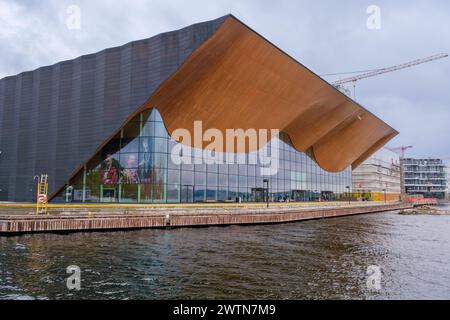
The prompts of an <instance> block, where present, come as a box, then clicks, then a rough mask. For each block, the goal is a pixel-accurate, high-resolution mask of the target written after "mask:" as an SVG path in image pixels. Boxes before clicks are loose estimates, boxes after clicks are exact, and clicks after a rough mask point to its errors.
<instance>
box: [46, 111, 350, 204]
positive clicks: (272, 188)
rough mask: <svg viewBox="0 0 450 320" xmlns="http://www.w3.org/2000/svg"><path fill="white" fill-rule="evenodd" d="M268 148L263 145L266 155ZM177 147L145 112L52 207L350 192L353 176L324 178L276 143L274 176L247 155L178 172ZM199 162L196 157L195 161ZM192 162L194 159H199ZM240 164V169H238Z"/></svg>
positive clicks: (309, 197)
mask: <svg viewBox="0 0 450 320" xmlns="http://www.w3.org/2000/svg"><path fill="white" fill-rule="evenodd" d="M273 143H274V142H273V141H272V142H269V144H268V147H269V148H268V149H269V150H270V147H272V144H273ZM177 145H179V144H178V143H177V142H176V141H174V140H173V139H171V137H170V136H169V134H168V132H167V130H166V128H165V126H164V123H163V119H162V118H161V115H160V114H159V112H158V111H157V110H156V109H152V110H148V111H145V112H143V113H141V114H140V115H138V116H137V117H135V118H134V119H132V120H131V121H130V122H129V123H128V124H127V125H126V126H125V127H124V128H123V129H122V130H121V131H120V134H118V135H117V136H116V137H114V138H113V139H112V140H111V141H110V142H109V143H108V144H106V145H105V146H104V147H103V148H102V150H101V152H99V153H98V154H96V155H95V156H94V157H93V158H92V159H91V160H90V161H89V162H88V163H87V164H86V165H85V166H84V169H83V170H81V171H80V172H79V173H78V174H77V175H76V176H75V177H74V178H73V179H72V180H71V181H70V182H69V183H68V185H67V186H66V188H65V190H64V191H63V192H61V193H60V194H59V195H58V196H57V197H56V198H55V199H54V200H55V201H65V202H94V203H96V202H120V203H179V202H182V203H192V202H237V201H242V202H263V201H265V200H266V194H267V193H266V190H267V182H264V180H265V179H267V180H268V187H269V201H277V202H278V201H279V202H282V201H319V200H321V201H331V200H339V199H340V198H341V197H345V195H346V193H347V192H348V191H351V190H349V189H347V186H349V187H350V188H351V185H352V176H351V169H350V168H347V169H346V170H344V171H342V172H340V173H329V172H326V171H324V170H323V169H321V168H320V167H319V166H318V165H317V164H316V163H315V162H314V160H312V159H311V157H309V156H308V155H307V154H305V153H302V152H298V151H296V150H295V149H294V148H293V147H292V146H291V144H290V141H289V138H288V137H287V136H285V135H280V137H279V139H278V143H275V144H274V145H277V149H276V152H273V149H272V153H273V154H272V155H271V157H277V160H278V163H279V170H278V172H277V173H276V174H275V175H272V176H262V175H261V170H260V169H261V167H262V165H261V164H259V162H256V164H249V163H253V162H252V161H249V158H250V157H252V156H254V154H253V153H250V154H240V155H237V154H227V155H226V157H224V158H225V161H224V164H206V163H209V162H207V161H206V162H205V161H204V160H205V159H195V157H196V156H197V155H198V154H199V153H198V152H196V151H198V150H195V149H194V148H190V147H189V148H190V150H192V152H191V155H192V159H191V160H192V161H191V162H190V164H184V163H182V164H176V163H175V162H174V161H173V159H172V157H171V151H172V150H173V148H174V147H175V146H177ZM200 154H201V153H200ZM197 157H198V156H197ZM238 163H242V164H238Z"/></svg>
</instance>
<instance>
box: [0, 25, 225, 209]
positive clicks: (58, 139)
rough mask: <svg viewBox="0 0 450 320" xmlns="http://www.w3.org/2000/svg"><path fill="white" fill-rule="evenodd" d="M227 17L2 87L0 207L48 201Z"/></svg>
mask: <svg viewBox="0 0 450 320" xmlns="http://www.w3.org/2000/svg"><path fill="white" fill-rule="evenodd" d="M227 17H228V16H224V17H221V18H219V19H216V20H212V21H207V22H203V23H199V24H195V25H192V26H189V27H186V28H184V29H181V30H178V31H173V32H168V33H163V34H159V35H157V36H154V37H152V38H149V39H144V40H139V41H134V42H130V43H128V44H126V45H123V46H120V47H115V48H110V49H105V50H103V51H101V52H98V53H95V54H89V55H85V56H81V57H79V58H76V59H74V60H70V61H63V62H60V63H57V64H55V65H52V66H46V67H41V68H39V69H37V70H34V71H29V72H23V73H21V74H19V75H16V76H10V77H6V78H3V79H1V80H0V151H1V154H0V190H1V191H0V201H31V200H33V199H34V192H35V184H34V181H33V177H34V176H35V175H39V174H41V173H47V174H48V175H49V194H52V193H53V192H54V190H55V188H57V187H60V186H61V185H63V184H64V183H65V182H66V181H67V179H69V176H70V174H71V173H72V172H73V171H74V170H75V169H76V168H77V167H78V166H80V165H81V164H82V163H84V162H85V161H87V160H88V159H89V157H90V156H92V154H93V153H94V152H95V150H96V149H97V148H98V147H99V146H100V145H101V144H102V143H103V142H104V141H105V140H106V139H107V138H108V137H109V136H111V135H112V134H113V133H114V131H116V130H117V129H119V128H120V126H121V125H122V124H123V123H124V121H125V120H126V119H127V117H128V116H129V115H130V114H131V113H133V112H134V111H136V110H137V109H138V108H139V107H140V106H141V105H142V104H143V103H144V102H145V101H146V100H147V99H148V98H149V97H150V96H151V95H152V93H153V92H154V91H155V90H156V89H157V88H158V86H159V85H160V84H161V83H162V82H163V81H164V80H166V79H167V78H168V77H169V76H170V75H172V74H173V73H174V72H175V71H176V70H177V69H178V68H179V67H180V66H181V65H182V64H183V62H185V61H186V59H187V58H188V57H189V56H190V55H191V54H192V53H193V52H194V51H195V50H196V49H197V48H198V47H199V46H200V45H201V44H202V43H203V42H205V41H206V40H207V39H209V37H211V36H212V35H213V34H214V33H215V32H216V31H217V29H218V28H219V27H220V25H221V24H222V23H223V22H224V21H225V19H226V18H227Z"/></svg>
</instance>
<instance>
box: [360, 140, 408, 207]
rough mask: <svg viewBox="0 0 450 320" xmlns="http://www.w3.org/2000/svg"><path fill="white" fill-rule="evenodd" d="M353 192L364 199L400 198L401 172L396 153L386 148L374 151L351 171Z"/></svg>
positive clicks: (391, 199)
mask: <svg viewBox="0 0 450 320" xmlns="http://www.w3.org/2000/svg"><path fill="white" fill-rule="evenodd" d="M352 175H353V194H354V195H355V196H356V197H358V198H360V199H365V200H374V201H383V200H384V199H386V200H387V201H393V200H400V198H401V197H400V196H401V172H400V158H399V156H398V154H396V153H395V152H392V151H390V150H388V149H386V148H382V149H380V150H378V151H377V152H376V153H374V154H373V155H372V156H371V157H370V158H369V159H367V160H366V161H364V162H363V163H362V164H361V165H360V166H359V167H357V168H356V169H355V170H353V172H352Z"/></svg>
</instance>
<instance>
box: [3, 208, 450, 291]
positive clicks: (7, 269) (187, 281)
mask: <svg viewBox="0 0 450 320" xmlns="http://www.w3.org/2000/svg"><path fill="white" fill-rule="evenodd" d="M0 248H1V252H0V299H89V298H99V299H171V298H173V299H185V298H186V299H203V298H206V299H208V298H218V299H220V298H224V299H243V298H255V299H349V298H356V299H383V298H406V299H414V298H425V299H429V298H446V299H449V298H450V251H449V248H450V216H401V215H398V214H397V213H396V212H389V213H382V214H372V215H361V216H353V217H342V218H336V219H326V220H316V221H307V222H300V223H291V224H280V225H263V226H262V225H260V226H246V227H241V226H231V227H213V228H201V229H175V230H142V231H132V232H114V233H78V234H70V235H49V234H40V235H26V236H21V237H1V238H0ZM70 265H78V266H79V267H80V268H81V270H82V290H81V291H78V292H77V291H69V290H68V289H67V288H66V278H67V277H68V276H69V275H68V274H67V273H66V268H67V267H68V266H70ZM370 265H378V266H380V267H381V269H382V280H381V285H382V289H381V290H380V291H379V292H371V291H369V290H368V289H367V286H366V279H367V275H366V270H367V267H368V266H370Z"/></svg>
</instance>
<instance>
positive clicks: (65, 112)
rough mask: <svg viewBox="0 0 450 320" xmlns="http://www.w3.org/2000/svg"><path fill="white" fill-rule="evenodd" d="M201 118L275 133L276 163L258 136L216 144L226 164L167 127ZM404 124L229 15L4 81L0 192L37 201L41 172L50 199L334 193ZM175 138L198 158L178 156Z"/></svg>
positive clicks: (209, 124) (191, 126) (208, 125)
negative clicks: (262, 156) (385, 117)
mask: <svg viewBox="0 0 450 320" xmlns="http://www.w3.org/2000/svg"><path fill="white" fill-rule="evenodd" d="M198 122H201V125H202V127H203V129H204V130H212V129H214V130H216V132H219V133H221V134H223V136H226V134H227V132H228V130H229V129H242V130H243V131H244V132H249V130H256V131H257V132H261V131H264V130H268V131H270V132H272V130H279V131H280V132H281V134H280V135H279V136H278V137H277V136H270V138H272V140H271V141H270V143H269V144H268V145H267V146H269V147H270V148H267V150H270V158H271V162H273V161H275V160H276V161H275V162H276V163H277V164H278V166H277V170H275V172H272V174H270V175H267V174H263V173H262V172H263V171H262V170H261V168H264V167H266V166H267V163H258V162H251V161H249V160H250V158H251V157H252V154H255V153H258V152H259V151H261V150H259V149H257V148H255V147H254V146H253V145H251V144H250V143H248V144H244V145H243V146H242V145H239V144H238V147H237V148H236V149H235V150H234V151H233V152H231V153H230V152H226V151H228V149H226V148H222V149H221V150H219V152H218V154H219V153H223V154H224V155H226V157H225V158H226V159H227V160H226V161H225V162H224V163H213V164H211V163H210V162H209V161H208V156H206V157H203V155H202V156H201V157H197V156H194V155H196V154H197V155H198V153H197V151H199V150H205V149H206V150H207V149H208V144H210V143H211V141H207V139H205V140H203V141H202V140H200V142H198V141H197V140H196V139H194V141H189V142H187V141H184V139H179V138H177V139H176V140H175V139H174V138H173V137H174V134H175V133H176V131H177V130H178V129H184V130H186V131H187V132H195V124H196V123H198ZM397 134H398V132H397V131H396V130H394V129H393V128H391V127H390V126H388V125H387V124H386V123H385V122H383V121H382V120H381V119H379V118H377V117H376V116H374V115H373V114H371V113H370V112H369V111H367V110H366V109H364V108H363V107H362V106H360V105H359V104H357V103H356V102H354V101H353V100H351V99H350V98H349V97H347V96H345V95H344V94H342V93H341V92H340V91H339V90H337V89H336V88H334V87H333V86H331V85H330V84H329V83H327V82H326V81H324V80H323V79H321V78H320V77H319V76H317V75H316V74H314V73H313V72H312V71H310V70H309V69H307V68H306V67H305V66H303V65H302V64H300V63H299V62H298V61H296V60H294V59H293V58H292V57H290V56H288V55H287V54H286V53H284V52H283V51H281V50H280V49H279V48H277V47H276V46H274V45H273V44H272V43H270V42H269V41H268V40H266V39H265V38H263V37H262V36H261V35H259V34H258V33H256V32H255V31H253V30H252V29H250V28H249V27H248V26H246V25H245V24H243V23H242V22H241V21H239V20H238V19H236V18H235V17H233V16H231V15H227V16H224V17H221V18H219V19H216V20H213V21H208V22H204V23H199V24H195V25H192V26H190V27H187V28H184V29H181V30H178V31H174V32H169V33H164V34H160V35H157V36H155V37H152V38H149V39H144V40H140V41H135V42H131V43H129V44H126V45H124V46H121V47H116V48H110V49H105V50H103V51H101V52H99V53H96V54H90V55H85V56H81V57H79V58H77V59H74V60H70V61H63V62H60V63H57V64H55V65H52V66H46V67H41V68H39V69H37V70H34V71H29V72H24V73H21V74H19V75H16V76H11V77H6V78H4V79H1V80H0V152H1V154H0V190H1V191H0V201H31V200H34V199H35V193H36V187H35V180H34V178H35V176H36V175H39V174H42V173H45V174H48V176H49V193H50V195H51V199H52V200H53V201H69V202H73V201H74V202H83V201H84V202H142V203H165V202H192V201H211V202H214V201H236V200H238V201H262V200H264V192H265V191H266V189H267V188H268V189H269V193H270V200H273V201H287V200H294V201H306V200H328V199H338V198H340V197H341V196H342V195H343V194H344V193H346V192H349V191H351V186H352V182H351V168H352V167H353V168H356V167H357V166H358V165H359V164H361V163H362V162H363V161H364V160H366V159H367V158H368V157H370V155H371V154H372V153H373V152H375V151H377V150H378V149H379V148H381V147H382V146H383V145H384V144H385V143H386V142H388V141H389V140H390V139H391V138H393V137H394V136H395V135H397ZM269 140H270V139H269ZM179 142H180V143H182V146H183V150H187V149H186V148H188V147H190V148H191V149H192V151H193V152H192V154H194V155H193V156H192V157H191V158H192V160H194V161H193V162H192V163H191V164H186V163H181V164H180V163H177V162H176V161H173V158H172V154H173V150H174V148H176V147H177V146H178V147H179V146H180V145H181V144H180V143H179ZM268 152H269V151H268ZM202 154H203V153H202ZM199 158H201V159H199ZM205 158H206V159H205ZM230 158H231V159H232V160H231V161H229V159H230ZM241 160H243V161H241Z"/></svg>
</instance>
